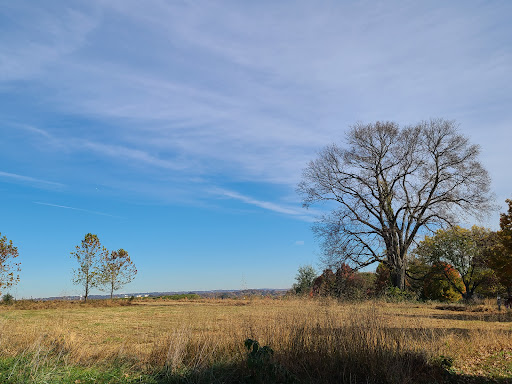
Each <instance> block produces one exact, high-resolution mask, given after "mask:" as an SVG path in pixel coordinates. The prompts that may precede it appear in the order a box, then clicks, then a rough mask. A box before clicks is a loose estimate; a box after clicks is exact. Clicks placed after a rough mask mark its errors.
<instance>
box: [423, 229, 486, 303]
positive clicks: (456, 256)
mask: <svg viewBox="0 0 512 384" xmlns="http://www.w3.org/2000/svg"><path fill="white" fill-rule="evenodd" d="M491 242H492V232H491V231H490V230H488V229H486V228H482V227H477V226H473V227H472V228H471V229H466V228H461V227H459V226H454V227H452V228H449V229H446V230H445V229H439V230H438V231H436V233H435V234H434V235H433V236H426V237H425V239H424V240H423V241H421V242H420V243H419V244H418V247H417V248H416V249H415V253H416V254H417V255H420V256H422V257H423V258H424V259H425V260H427V262H428V263H429V264H430V265H432V266H437V267H438V268H437V271H436V273H435V274H437V275H442V276H444V278H445V279H446V281H447V282H448V283H449V284H450V285H451V287H452V288H453V289H454V290H455V291H456V292H458V293H459V294H460V295H461V296H462V297H464V299H465V300H470V299H471V298H472V296H473V294H474V293H475V290H476V289H477V288H478V287H480V286H481V285H482V284H484V283H485V282H487V281H490V280H491V279H492V271H491V270H490V269H489V268H488V266H487V258H486V248H488V247H490V246H491ZM453 270H455V271H457V273H453ZM461 281H462V284H460V282H461Z"/></svg>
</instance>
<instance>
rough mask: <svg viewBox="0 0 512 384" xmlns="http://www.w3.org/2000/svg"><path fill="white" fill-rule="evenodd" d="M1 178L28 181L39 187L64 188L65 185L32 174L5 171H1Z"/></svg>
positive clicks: (21, 181) (12, 180)
mask: <svg viewBox="0 0 512 384" xmlns="http://www.w3.org/2000/svg"><path fill="white" fill-rule="evenodd" d="M0 178H2V179H3V180H4V181H7V182H12V183H28V184H30V185H32V186H34V187H37V188H52V189H61V188H64V187H65V185H64V184H61V183H57V182H54V181H48V180H43V179H38V178H35V177H31V176H25V175H18V174H16V173H10V172H3V171H0Z"/></svg>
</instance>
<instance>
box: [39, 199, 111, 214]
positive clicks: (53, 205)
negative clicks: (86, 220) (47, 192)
mask: <svg viewBox="0 0 512 384" xmlns="http://www.w3.org/2000/svg"><path fill="white" fill-rule="evenodd" d="M33 203H34V204H38V205H45V206H47V207H55V208H63V209H70V210H72V211H80V212H85V213H91V214H93V215H100V216H108V217H116V218H119V217H118V216H114V215H110V214H108V213H104V212H99V211H91V210H89V209H82V208H75V207H69V206H67V205H60V204H52V203H43V202H41V201H33Z"/></svg>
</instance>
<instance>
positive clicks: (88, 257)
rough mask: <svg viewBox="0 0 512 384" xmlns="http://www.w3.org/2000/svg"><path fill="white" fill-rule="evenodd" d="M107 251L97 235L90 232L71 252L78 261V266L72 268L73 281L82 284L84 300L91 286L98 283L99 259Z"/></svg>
mask: <svg viewBox="0 0 512 384" xmlns="http://www.w3.org/2000/svg"><path fill="white" fill-rule="evenodd" d="M107 253H108V251H107V249H106V248H105V247H103V246H102V245H101V243H100V239H99V238H98V236H97V235H94V234H92V233H88V234H86V235H85V237H84V239H83V240H82V242H81V244H80V245H77V246H76V247H75V251H74V252H71V257H73V258H75V259H76V260H77V262H78V268H76V269H74V270H73V272H74V274H73V283H74V284H76V285H80V286H82V288H83V292H84V301H87V297H89V293H90V290H91V288H93V287H95V286H97V285H98V277H99V274H98V272H99V271H98V268H99V261H100V259H101V258H103V257H105V256H104V255H105V254H107Z"/></svg>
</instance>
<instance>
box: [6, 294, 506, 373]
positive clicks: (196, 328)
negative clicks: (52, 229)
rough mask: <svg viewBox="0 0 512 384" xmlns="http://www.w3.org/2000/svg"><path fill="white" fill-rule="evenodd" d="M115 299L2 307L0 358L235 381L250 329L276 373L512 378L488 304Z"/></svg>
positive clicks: (502, 323)
mask: <svg viewBox="0 0 512 384" xmlns="http://www.w3.org/2000/svg"><path fill="white" fill-rule="evenodd" d="M121 302H123V301H122V300H117V301H113V302H109V301H104V302H103V305H105V306H103V305H100V304H99V303H100V302H96V303H95V302H94V301H92V302H90V303H87V304H86V305H83V304H79V303H70V302H45V303H31V304H30V305H33V307H31V309H30V310H19V309H18V308H23V305H22V306H21V307H18V305H16V306H11V307H8V306H4V307H2V308H1V309H0V329H1V331H0V337H1V344H0V356H1V357H2V358H9V357H14V358H16V357H17V356H22V355H23V356H32V359H33V363H32V364H34V365H36V367H33V369H37V367H39V366H41V365H44V364H46V365H48V364H50V363H51V362H53V363H54V364H66V365H80V366H86V367H89V366H102V365H103V366H104V365H105V364H106V365H108V364H112V363H114V362H115V363H122V364H123V366H125V367H126V372H127V373H126V374H127V375H134V374H141V373H144V372H146V373H147V372H151V373H154V372H160V374H163V375H168V376H169V377H170V376H172V375H186V374H190V373H194V372H195V373H198V372H203V374H204V375H207V374H208V372H210V375H212V376H211V377H210V378H209V379H208V378H207V379H204V382H208V381H215V380H214V379H215V377H216V376H215V375H216V374H215V373H212V372H214V370H215V369H216V368H215V367H217V368H218V367H225V369H226V370H227V371H229V372H230V373H229V374H226V375H224V376H223V379H222V380H223V382H237V380H239V379H240V377H244V376H243V375H244V374H246V373H243V372H244V369H245V367H246V365H245V362H246V357H247V351H246V350H245V348H244V340H246V339H247V338H251V339H253V340H258V341H259V343H260V344H261V345H262V346H263V345H268V346H270V347H271V348H272V349H273V350H274V355H273V357H272V360H271V364H272V369H273V371H272V372H273V373H272V374H273V375H278V377H281V379H282V380H283V381H284V380H285V379H284V378H286V380H288V379H289V380H291V381H298V382H325V383H327V382H350V383H359V382H365V383H366V382H369V383H397V382H400V383H413V382H433V381H434V380H435V381H437V382H442V381H444V380H445V378H446V377H445V376H446V375H448V373H447V370H446V368H448V369H449V371H450V372H451V373H452V379H453V378H454V377H455V378H456V377H459V376H456V375H469V376H468V377H470V376H471V375H473V376H486V377H488V378H496V379H499V378H512V363H511V360H512V331H511V327H510V321H511V320H512V318H511V316H510V313H505V312H501V313H499V312H497V310H496V309H495V308H494V307H492V306H491V305H487V306H480V308H481V311H480V312H478V310H477V309H476V307H472V308H471V309H469V308H466V309H469V310H462V311H460V310H455V308H453V309H452V308H450V307H446V306H445V307H442V308H439V309H437V308H436V307H435V305H429V304H421V305H420V304H411V303H401V304H396V303H395V304H391V303H385V302H364V303H345V304H344V303H338V302H336V301H334V300H330V299H322V300H312V299H301V300H295V299H290V300H287V299H280V300H273V299H254V300H198V301H163V300H146V301H139V302H134V304H133V305H129V306H127V305H121V304H120V303H121ZM26 305H27V306H28V305H29V304H26ZM457 309H460V308H457ZM462 315H464V316H462ZM34 359H35V360H34ZM452 359H453V362H452ZM205 372H206V373H205ZM263 374H267V373H265V372H263ZM268 374H269V375H270V373H268ZM204 375H203V376H202V377H203V378H204V377H206V376H204ZM279 375H280V376H279ZM276 377H277V376H276ZM230 378H231V379H230ZM230 380H231V381H230ZM260 380H264V378H260ZM256 382H257V380H256Z"/></svg>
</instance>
